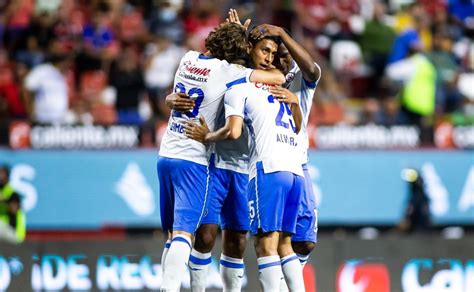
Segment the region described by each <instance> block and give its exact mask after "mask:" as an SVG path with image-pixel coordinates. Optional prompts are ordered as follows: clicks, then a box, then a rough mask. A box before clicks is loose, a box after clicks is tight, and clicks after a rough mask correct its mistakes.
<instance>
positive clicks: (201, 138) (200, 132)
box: [184, 116, 209, 143]
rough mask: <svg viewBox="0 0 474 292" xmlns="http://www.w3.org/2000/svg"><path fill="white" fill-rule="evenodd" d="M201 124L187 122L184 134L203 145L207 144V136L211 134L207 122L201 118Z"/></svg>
mask: <svg viewBox="0 0 474 292" xmlns="http://www.w3.org/2000/svg"><path fill="white" fill-rule="evenodd" d="M199 123H200V124H196V123H193V122H186V124H185V125H184V133H185V135H186V137H188V138H191V139H193V140H196V141H198V142H201V143H205V142H206V135H207V134H208V133H209V128H208V127H207V123H206V120H205V119H204V118H203V117H202V116H200V117H199Z"/></svg>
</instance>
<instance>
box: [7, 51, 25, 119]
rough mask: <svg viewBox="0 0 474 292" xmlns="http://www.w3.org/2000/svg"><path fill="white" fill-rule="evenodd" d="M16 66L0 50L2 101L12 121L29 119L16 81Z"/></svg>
mask: <svg viewBox="0 0 474 292" xmlns="http://www.w3.org/2000/svg"><path fill="white" fill-rule="evenodd" d="M14 69H15V67H14V64H12V63H10V62H9V61H8V53H7V52H6V51H5V50H0V100H2V103H3V104H4V105H5V111H6V115H7V116H8V117H9V118H11V119H24V118H26V117H27V114H26V109H25V106H24V103H23V101H22V99H21V96H20V87H19V86H18V83H17V80H16V76H15V75H16V74H15V73H16V72H15V71H14Z"/></svg>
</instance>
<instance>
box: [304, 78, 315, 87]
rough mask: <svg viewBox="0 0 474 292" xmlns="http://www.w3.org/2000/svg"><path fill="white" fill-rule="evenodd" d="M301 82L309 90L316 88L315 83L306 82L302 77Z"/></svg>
mask: <svg viewBox="0 0 474 292" xmlns="http://www.w3.org/2000/svg"><path fill="white" fill-rule="evenodd" d="M303 81H304V84H305V85H306V86H308V87H309V88H311V89H314V88H316V81H308V80H306V79H304V77H303Z"/></svg>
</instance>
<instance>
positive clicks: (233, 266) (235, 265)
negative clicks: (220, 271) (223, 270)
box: [221, 260, 244, 269]
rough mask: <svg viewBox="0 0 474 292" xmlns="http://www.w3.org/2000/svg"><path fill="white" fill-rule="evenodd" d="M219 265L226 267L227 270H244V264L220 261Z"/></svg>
mask: <svg viewBox="0 0 474 292" xmlns="http://www.w3.org/2000/svg"><path fill="white" fill-rule="evenodd" d="M221 265H223V266H224V267H227V268H231V269H243V268H244V264H239V263H233V262H228V261H225V260H221Z"/></svg>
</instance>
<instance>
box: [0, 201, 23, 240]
mask: <svg viewBox="0 0 474 292" xmlns="http://www.w3.org/2000/svg"><path fill="white" fill-rule="evenodd" d="M5 206H6V212H5V213H0V241H2V240H3V241H6V242H10V243H14V244H18V243H21V242H23V241H24V240H25V236H26V217H25V213H24V212H23V211H22V210H21V202H20V195H19V194H18V193H16V192H13V193H12V195H11V196H10V197H9V198H8V199H7V200H6V201H5Z"/></svg>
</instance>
